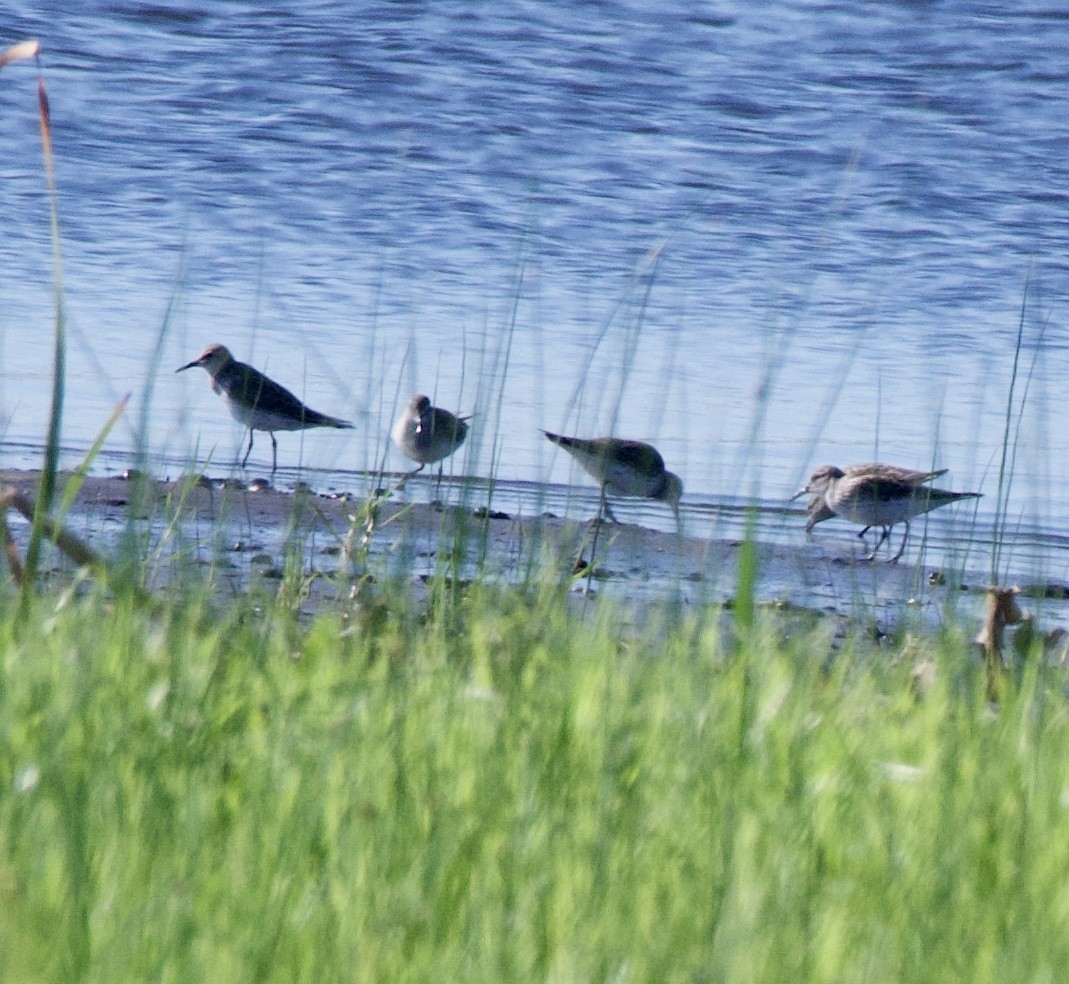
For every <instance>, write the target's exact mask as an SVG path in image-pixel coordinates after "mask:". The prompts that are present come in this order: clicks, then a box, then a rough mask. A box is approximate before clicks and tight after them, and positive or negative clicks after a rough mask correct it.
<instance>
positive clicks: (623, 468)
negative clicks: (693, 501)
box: [542, 431, 683, 524]
mask: <svg viewBox="0 0 1069 984" xmlns="http://www.w3.org/2000/svg"><path fill="white" fill-rule="evenodd" d="M542 433H543V434H545V435H546V437H548V438H549V439H550V440H551V441H552V442H553V443H554V444H558V445H560V446H561V447H562V448H564V450H565V451H567V452H568V453H569V454H570V455H571V456H572V457H573V458H575V460H576V461H577V462H579V465H580V467H581V468H582V469H583V471H585V472H586V473H587V474H588V475H591V476H592V477H593V478H595V479H596V480H597V482H598V484H599V485H601V501H602V508H603V509H604V510H605V515H606V516H608V517H609V519H610V520H612V521H613V522H614V523H618V522H619V520H618V519H617V518H616V517H615V516H614V515H613V514H612V510H611V509H610V508H609V503H608V500H607V499H606V496H608V495H619V496H628V497H632V498H641V499H657V500H658V501H659V502H665V503H667V504H668V505H669V506H670V507H671V509H672V512H673V514H674V515H675V517H676V523H677V524H678V523H679V499H680V497H681V496H682V495H683V482H682V481H681V479H680V477H679V476H678V475H676V474H674V473H673V472H670V471H666V470H665V467H664V458H662V457H661V453H660V452H659V451H658V450H657V449H656V448H655V447H653V446H652V445H650V444H645V443H643V442H642V441H625V440H622V439H621V438H618V437H597V438H594V439H592V440H587V439H586V438H582V437H563V436H561V435H560V434H551V433H550V432H549V431H542Z"/></svg>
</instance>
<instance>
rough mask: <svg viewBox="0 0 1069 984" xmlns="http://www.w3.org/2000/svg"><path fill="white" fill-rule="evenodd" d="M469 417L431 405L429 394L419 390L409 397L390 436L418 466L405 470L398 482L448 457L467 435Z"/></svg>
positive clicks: (403, 481) (402, 451)
mask: <svg viewBox="0 0 1069 984" xmlns="http://www.w3.org/2000/svg"><path fill="white" fill-rule="evenodd" d="M470 419H471V418H470V417H458V416H457V415H456V414H453V413H450V412H449V411H448V410H443V409H442V408H441V407H434V406H431V400H430V397H429V396H424V395H423V394H422V393H417V394H416V395H415V396H413V397H412V398H411V399H409V401H408V404H407V406H406V407H405V409H404V410H403V411H401V416H399V417H398V418H397V420H396V421H394V425H393V427H392V428H391V430H390V437H391V438H392V440H393V443H394V444H396V445H397V447H398V450H400V452H401V453H402V454H403V455H405V457H407V458H411V459H412V460H413V461H416V462H418V463H419V467H418V468H415V469H413V470H412V471H410V472H408V474H406V475H405V476H404V478H402V479H401V484H402V485H403V484H404V483H405V482H406V481H408V479H410V478H411V477H412V476H413V475H416V474H418V473H419V472H421V471H422V470H423V468H424V466H425V465H429V464H432V463H433V462H435V461H441V460H442V459H443V458H448V457H449V456H450V455H451V454H452V453H453V452H454V451H456V449H457V448H459V447H460V445H462V444H463V443H464V438H466V437H467V436H468V425H467V421H468V420H470ZM440 475H441V472H439V477H440ZM398 487H400V486H398Z"/></svg>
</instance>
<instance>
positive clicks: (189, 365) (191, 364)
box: [175, 359, 200, 372]
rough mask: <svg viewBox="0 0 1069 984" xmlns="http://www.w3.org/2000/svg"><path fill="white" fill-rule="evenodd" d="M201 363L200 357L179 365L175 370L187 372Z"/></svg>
mask: <svg viewBox="0 0 1069 984" xmlns="http://www.w3.org/2000/svg"><path fill="white" fill-rule="evenodd" d="M199 365H200V359H194V360H193V361H192V362H187V363H186V364H185V365H184V366H179V367H178V368H177V369H175V372H185V371H186V370H187V369H195V368H196V367H197V366H199Z"/></svg>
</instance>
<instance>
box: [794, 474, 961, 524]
mask: <svg viewBox="0 0 1069 984" xmlns="http://www.w3.org/2000/svg"><path fill="white" fill-rule="evenodd" d="M870 473H871V474H875V475H892V474H893V475H894V476H896V477H897V478H900V479H902V480H903V481H906V482H916V483H921V482H930V481H931V480H932V479H933V478H939V476H940V475H945V474H946V473H947V469H945V468H937V469H936V470H935V471H914V470H913V469H912V468H899V467H898V466H897V465H885V464H882V463H881V462H879V461H866V462H864V463H863V464H860V465H850V466H849V467H847V468H846V469H844V470H843V474H844V475H845V476H846V477H847V478H857V477H859V476H861V475H866V474H870ZM794 498H796V499H797V498H798V496H797V495H795V496H794ZM933 508H934V507H933ZM805 513H806V522H805V531H806V534H809V533H812V532H813V527H814V526H816V525H817V523H823V522H825V521H826V520H829V519H834V518H835V517H836V516H837V515H838V513H836V512H835V510H834V509H832V508H831V507H830V506H829V505H828V504H827V502H825V501H824V495H823V493H814V494H813V495H811V496H810V497H809V501H808V502H807V503H806V507H805ZM870 529H872V527H871V526H866V527H865V528H864V529H863V530H862V531H861V532H860V533H858V536H859V537H861V538H864V536H865V534H866V533H868V531H869V530H870Z"/></svg>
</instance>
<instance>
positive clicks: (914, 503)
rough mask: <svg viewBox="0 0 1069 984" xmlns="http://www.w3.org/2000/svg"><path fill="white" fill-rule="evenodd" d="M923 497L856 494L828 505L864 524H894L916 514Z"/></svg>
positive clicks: (848, 517)
mask: <svg viewBox="0 0 1069 984" xmlns="http://www.w3.org/2000/svg"><path fill="white" fill-rule="evenodd" d="M922 500H923V497H918V496H915V495H909V496H902V497H900V498H895V499H875V498H873V497H871V496H868V497H866V496H864V495H861V496H855V497H849V498H844V499H839V500H834V499H833V500H832V501H829V502H828V505H829V506H830V507H831V508H832V510H833V511H834V512H836V513H838V514H839V515H840V516H842V517H843V518H844V519H849V520H850V521H851V522H854V523H860V524H861V525H862V526H893V525H894V524H895V523H901V522H904V521H905V520H907V519H910V518H912V517H913V516H915V515H916V514H917V513H918V512H919V511H920V509H919V508H918V507H919V506H920V505H921V501H922Z"/></svg>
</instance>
